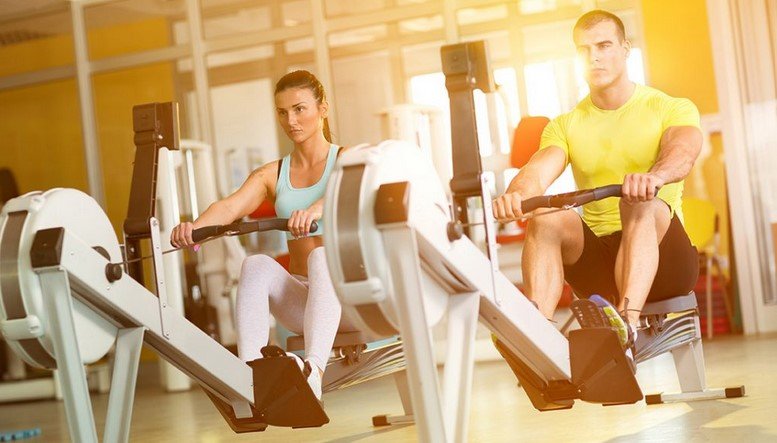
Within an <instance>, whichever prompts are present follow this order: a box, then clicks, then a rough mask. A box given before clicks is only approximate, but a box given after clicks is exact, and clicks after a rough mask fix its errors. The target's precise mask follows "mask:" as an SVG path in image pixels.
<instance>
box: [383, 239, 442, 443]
mask: <svg viewBox="0 0 777 443" xmlns="http://www.w3.org/2000/svg"><path fill="white" fill-rule="evenodd" d="M383 244H384V245H385V247H386V250H387V255H388V265H389V268H390V270H391V281H392V286H393V288H394V291H395V293H396V294H400V295H399V296H398V297H396V302H397V317H398V319H399V326H400V330H401V331H402V344H403V346H404V348H405V356H406V357H407V377H408V381H409V382H410V397H411V398H412V400H413V410H414V411H415V413H416V416H417V419H416V425H417V426H418V435H419V439H420V440H421V441H423V442H438V441H447V440H446V438H445V437H446V435H445V434H446V432H445V422H444V420H443V412H442V407H441V404H440V392H439V391H440V388H439V385H438V382H437V367H436V365H435V361H434V348H433V346H432V337H431V335H430V331H429V325H428V324H427V321H426V313H425V310H424V298H423V293H422V283H421V275H420V272H421V271H420V269H421V263H420V259H419V254H418V244H417V243H416V237H415V232H414V231H413V230H412V229H410V228H408V227H403V228H389V229H385V230H384V231H383Z"/></svg>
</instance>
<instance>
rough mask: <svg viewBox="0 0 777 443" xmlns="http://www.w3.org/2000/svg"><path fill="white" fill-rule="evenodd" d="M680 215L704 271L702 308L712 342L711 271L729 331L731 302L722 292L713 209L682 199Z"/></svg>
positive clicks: (698, 201) (708, 204)
mask: <svg viewBox="0 0 777 443" xmlns="http://www.w3.org/2000/svg"><path fill="white" fill-rule="evenodd" d="M683 215H684V219H685V223H684V224H685V230H686V232H687V233H688V237H689V238H690V239H691V243H692V244H693V245H695V246H696V247H697V249H698V250H699V260H700V261H701V263H700V264H701V266H700V268H701V269H703V270H704V273H705V274H704V275H705V299H704V300H705V307H706V317H707V328H706V329H707V338H712V334H713V330H714V329H713V319H714V316H713V305H714V301H713V299H712V274H713V270H714V271H715V273H716V274H717V275H716V276H715V277H716V279H717V283H718V284H719V287H720V288H721V291H722V293H723V302H724V304H725V308H726V316H727V318H728V321H729V325H731V327H732V328H733V325H734V322H733V314H732V312H733V311H732V309H731V301H730V299H729V296H728V292H727V291H726V281H725V276H724V274H723V272H722V270H721V266H720V260H719V257H718V246H719V244H720V232H719V217H718V214H717V211H716V210H715V206H713V204H712V203H711V202H709V201H707V200H702V199H698V198H692V197H684V198H683Z"/></svg>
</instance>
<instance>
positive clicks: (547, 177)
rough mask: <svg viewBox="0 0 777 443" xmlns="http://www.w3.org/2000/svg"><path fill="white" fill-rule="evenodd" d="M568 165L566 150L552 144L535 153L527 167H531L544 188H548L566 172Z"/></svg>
mask: <svg viewBox="0 0 777 443" xmlns="http://www.w3.org/2000/svg"><path fill="white" fill-rule="evenodd" d="M566 166H567V154H566V152H565V151H564V150H563V149H562V148H560V147H558V146H555V145H551V146H548V147H545V148H543V149H540V150H539V151H537V152H536V153H534V155H533V156H532V157H531V159H530V160H529V163H527V164H526V166H525V168H531V170H532V172H533V173H534V174H536V175H537V178H538V180H539V182H540V183H541V185H542V187H543V189H547V187H548V186H550V185H551V183H553V181H554V180H555V179H557V178H558V177H559V176H560V175H561V173H562V172H564V168H566Z"/></svg>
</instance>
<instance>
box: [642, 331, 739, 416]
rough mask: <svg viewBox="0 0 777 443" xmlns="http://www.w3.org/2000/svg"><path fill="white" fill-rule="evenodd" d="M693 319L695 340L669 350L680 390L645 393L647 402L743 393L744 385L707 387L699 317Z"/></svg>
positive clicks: (708, 398)
mask: <svg viewBox="0 0 777 443" xmlns="http://www.w3.org/2000/svg"><path fill="white" fill-rule="evenodd" d="M694 321H695V322H696V325H695V327H696V340H693V341H691V342H690V343H688V344H686V345H684V346H681V347H679V348H675V349H673V350H672V351H671V352H672V358H673V359H674V365H675V369H676V370H677V379H678V380H679V381H680V391H681V392H679V393H676V394H663V393H662V394H654V395H646V396H645V402H646V403H647V404H649V405H650V404H660V403H672V402H687V401H697V400H713V399H718V398H737V397H742V396H744V395H745V387H744V386H733V387H729V388H708V387H707V376H706V371H705V367H704V350H703V348H702V344H701V335H702V333H701V326H700V322H699V317H698V316H696V317H695V318H694Z"/></svg>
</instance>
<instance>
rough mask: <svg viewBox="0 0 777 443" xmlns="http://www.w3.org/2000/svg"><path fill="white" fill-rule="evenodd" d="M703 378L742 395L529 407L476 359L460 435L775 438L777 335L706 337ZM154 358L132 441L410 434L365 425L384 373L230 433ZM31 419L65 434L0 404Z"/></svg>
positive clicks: (17, 421) (20, 420)
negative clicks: (290, 420)
mask: <svg viewBox="0 0 777 443" xmlns="http://www.w3.org/2000/svg"><path fill="white" fill-rule="evenodd" d="M704 350H705V357H706V362H707V378H708V384H709V385H710V386H711V387H726V386H736V385H740V384H744V385H745V387H746V393H747V396H746V397H744V398H738V399H731V400H713V401H706V402H696V403H676V404H665V405H655V406H647V405H645V403H644V402H639V403H637V404H634V405H628V406H612V407H602V406H599V405H593V404H586V403H582V402H577V403H576V404H575V407H574V408H572V409H570V410H565V411H556V412H544V413H540V412H537V411H536V410H534V409H533V408H532V407H531V405H530V403H529V400H528V398H527V397H526V395H525V394H524V393H523V391H522V390H521V389H520V388H518V387H516V379H515V377H514V376H513V374H512V373H511V372H510V369H509V368H508V367H507V365H506V364H505V363H503V362H484V363H478V364H477V365H476V367H475V377H474V387H473V398H472V403H471V418H470V425H469V441H473V442H474V441H478V442H513V441H531V442H545V441H553V442H556V441H575V442H587V441H590V442H602V441H607V442H620V441H622V442H627V441H628V442H632V441H660V442H717V441H720V442H731V441H741V442H745V441H746V442H766V441H769V442H774V441H777V420H775V417H777V415H775V412H774V411H775V407H774V399H775V398H777V334H773V335H764V336H756V337H747V338H745V337H742V336H728V337H720V338H715V339H713V340H709V341H705V343H704ZM637 378H638V379H639V382H640V385H641V386H642V388H643V390H644V391H645V393H657V392H661V391H665V392H672V391H676V390H677V389H678V386H677V381H676V379H675V377H674V368H673V365H672V359H671V357H670V356H669V355H663V356H660V357H657V358H655V359H653V360H651V361H648V362H646V363H644V364H642V365H640V366H639V369H638V371H637ZM157 380H158V377H157V366H156V364H154V363H144V364H143V365H142V366H141V370H140V380H139V383H138V391H137V395H136V398H135V410H134V414H133V418H132V427H131V431H130V432H131V433H130V440H131V441H143V442H168V441H169V442H208V443H211V442H222V441H223V442H226V441H230V442H232V441H268V442H273V441H278V442H284V443H286V442H296V441H304V442H314V441H316V442H318V441H321V442H356V441H370V442H404V441H408V442H412V441H416V440H417V437H416V430H415V426H413V425H403V426H395V427H385V428H373V427H372V424H371V417H372V416H373V415H379V414H399V413H401V411H402V408H401V404H400V402H399V397H398V395H397V393H396V390H395V388H394V383H393V379H392V378H391V377H384V378H382V379H379V380H375V381H372V382H369V383H364V384H362V385H359V386H357V387H354V388H349V389H346V390H342V391H337V392H332V393H329V394H325V396H324V402H325V407H326V410H327V413H328V414H329V418H330V420H331V421H330V423H329V424H328V425H326V426H324V427H322V428H314V429H302V430H292V429H281V428H270V429H268V430H267V431H265V432H263V433H256V434H242V435H237V434H234V433H232V431H231V430H230V429H229V427H228V426H227V425H226V423H225V422H224V421H223V420H222V419H221V416H220V415H219V414H218V412H217V411H216V409H215V408H214V407H213V406H212V405H211V403H210V401H209V400H208V399H207V398H206V397H205V394H204V393H203V392H202V391H201V390H200V389H199V388H195V389H192V390H191V391H188V392H183V393H174V394H166V393H164V392H163V391H162V389H161V388H160V387H159V385H158V381H157ZM92 402H93V405H94V407H95V410H96V411H98V412H97V422H98V425H97V426H98V429H100V430H101V429H102V426H103V425H102V424H103V422H104V418H105V411H106V409H107V405H108V395H107V394H106V395H93V396H92ZM26 428H40V429H41V431H42V434H41V436H40V437H37V438H35V439H33V440H30V441H31V442H32V441H47V442H48V441H51V442H55V441H67V440H68V431H67V421H66V418H65V409H64V405H63V404H62V403H61V402H58V401H36V402H27V403H16V404H6V405H0V432H2V431H7V430H16V429H26Z"/></svg>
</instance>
